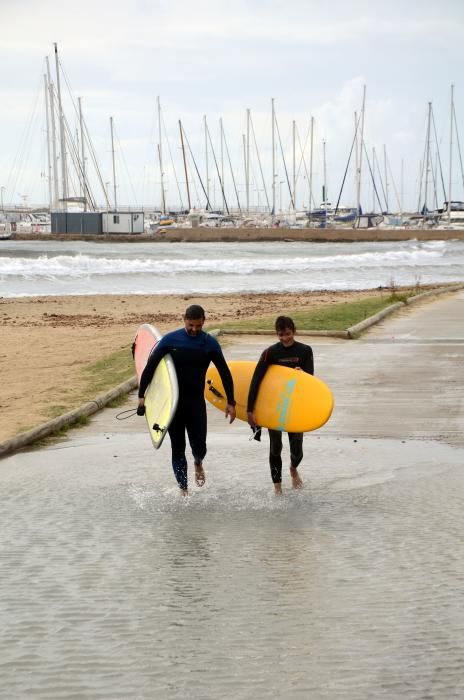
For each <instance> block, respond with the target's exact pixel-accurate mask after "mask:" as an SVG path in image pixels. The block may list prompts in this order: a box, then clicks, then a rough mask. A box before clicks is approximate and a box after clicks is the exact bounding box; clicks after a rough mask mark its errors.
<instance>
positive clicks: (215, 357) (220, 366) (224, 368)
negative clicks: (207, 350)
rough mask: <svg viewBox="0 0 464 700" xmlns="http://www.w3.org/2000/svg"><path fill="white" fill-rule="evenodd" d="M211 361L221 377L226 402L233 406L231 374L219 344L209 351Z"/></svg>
mask: <svg viewBox="0 0 464 700" xmlns="http://www.w3.org/2000/svg"><path fill="white" fill-rule="evenodd" d="M211 361H212V362H213V364H214V365H215V366H216V368H217V371H218V372H219V376H220V377H221V380H222V385H223V387H224V391H225V392H226V396H227V403H228V404H231V405H232V406H235V399H234V380H233V379H232V374H231V373H230V369H229V367H228V365H227V362H226V359H225V357H224V355H223V354H222V350H221V349H220V347H219V346H218V349H216V350H213V351H212V352H211Z"/></svg>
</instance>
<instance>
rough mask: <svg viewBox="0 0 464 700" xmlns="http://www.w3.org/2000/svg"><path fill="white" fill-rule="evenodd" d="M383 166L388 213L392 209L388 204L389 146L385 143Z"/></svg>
mask: <svg viewBox="0 0 464 700" xmlns="http://www.w3.org/2000/svg"><path fill="white" fill-rule="evenodd" d="M383 166H384V170H385V205H386V207H387V214H388V212H389V211H390V209H389V206H388V172H387V147H386V145H385V144H383Z"/></svg>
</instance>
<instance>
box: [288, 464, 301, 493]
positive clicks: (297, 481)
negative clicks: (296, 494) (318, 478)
mask: <svg viewBox="0 0 464 700" xmlns="http://www.w3.org/2000/svg"><path fill="white" fill-rule="evenodd" d="M290 476H291V478H292V488H294V489H302V488H303V482H302V481H301V478H300V475H299V474H298V469H297V468H296V467H290Z"/></svg>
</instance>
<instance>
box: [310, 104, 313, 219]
mask: <svg viewBox="0 0 464 700" xmlns="http://www.w3.org/2000/svg"><path fill="white" fill-rule="evenodd" d="M310 145H311V150H310V154H309V214H310V216H311V213H312V210H313V147H314V117H311V144H310Z"/></svg>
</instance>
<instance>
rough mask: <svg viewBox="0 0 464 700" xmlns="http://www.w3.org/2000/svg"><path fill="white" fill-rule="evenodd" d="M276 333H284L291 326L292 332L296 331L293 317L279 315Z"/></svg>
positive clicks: (275, 325)
mask: <svg viewBox="0 0 464 700" xmlns="http://www.w3.org/2000/svg"><path fill="white" fill-rule="evenodd" d="M274 327H275V330H276V333H283V331H285V330H286V329H287V328H289V329H290V330H291V331H292V333H295V331H296V328H295V324H294V322H293V319H292V318H290V316H278V317H277V318H276V321H275V324H274Z"/></svg>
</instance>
